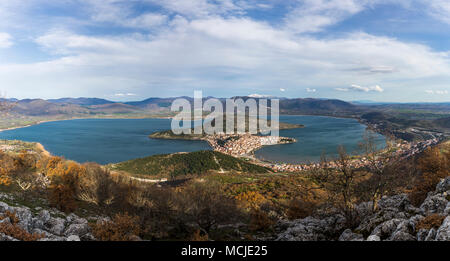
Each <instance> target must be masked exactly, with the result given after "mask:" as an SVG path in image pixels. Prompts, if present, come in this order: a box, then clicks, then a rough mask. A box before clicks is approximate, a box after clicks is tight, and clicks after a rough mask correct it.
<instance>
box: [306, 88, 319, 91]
mask: <svg viewBox="0 0 450 261" xmlns="http://www.w3.org/2000/svg"><path fill="white" fill-rule="evenodd" d="M316 91H317V90H316V89H311V88H306V92H316Z"/></svg>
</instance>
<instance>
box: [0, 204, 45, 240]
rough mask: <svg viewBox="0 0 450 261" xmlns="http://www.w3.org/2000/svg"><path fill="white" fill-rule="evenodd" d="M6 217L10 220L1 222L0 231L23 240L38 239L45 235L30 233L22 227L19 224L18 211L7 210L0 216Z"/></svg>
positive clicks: (0, 217) (0, 218)
mask: <svg viewBox="0 0 450 261" xmlns="http://www.w3.org/2000/svg"><path fill="white" fill-rule="evenodd" d="M5 218H9V220H10V222H2V223H0V233H3V234H5V235H7V236H10V237H13V238H15V239H18V240H22V241H36V240H39V239H41V238H43V237H44V235H41V234H31V233H28V232H27V231H26V230H25V229H23V228H21V227H20V226H19V225H18V223H19V219H18V218H17V216H16V213H13V212H10V211H6V213H5V214H3V216H0V220H3V219H5Z"/></svg>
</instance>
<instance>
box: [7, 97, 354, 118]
mask: <svg viewBox="0 0 450 261" xmlns="http://www.w3.org/2000/svg"><path fill="white" fill-rule="evenodd" d="M178 98H184V99H187V100H189V101H191V102H192V101H193V98H191V97H185V96H183V97H173V98H156V97H154V98H148V99H145V100H142V101H131V102H114V101H110V100H105V99H99V98H61V99H49V100H43V99H23V100H17V99H9V101H10V102H14V103H15V106H14V107H13V108H12V112H13V113H17V114H20V115H27V116H55V115H73V116H81V115H96V114H131V113H145V114H161V113H169V112H170V106H171V104H172V102H173V101H174V100H175V99H178ZM208 98H212V97H207V98H204V99H208ZM233 98H234V99H237V98H242V99H244V100H246V99H249V98H253V97H248V96H239V97H233ZM218 99H219V100H221V101H222V102H224V103H225V98H218ZM255 99H256V100H257V101H258V102H259V100H260V99H261V98H255ZM361 110H363V108H362V107H360V106H358V105H355V104H351V103H348V102H344V101H340V100H326V99H302V98H297V99H288V98H282V99H280V112H281V113H285V114H296V113H299V114H321V115H337V114H353V113H355V112H359V111H361Z"/></svg>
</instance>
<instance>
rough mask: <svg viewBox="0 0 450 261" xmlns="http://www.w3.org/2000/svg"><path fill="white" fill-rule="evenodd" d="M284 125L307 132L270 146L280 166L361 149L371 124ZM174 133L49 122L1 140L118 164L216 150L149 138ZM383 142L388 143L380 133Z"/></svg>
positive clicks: (138, 124) (315, 120) (133, 124)
mask: <svg viewBox="0 0 450 261" xmlns="http://www.w3.org/2000/svg"><path fill="white" fill-rule="evenodd" d="M280 121H283V122H288V123H300V124H303V125H305V126H306V127H305V128H302V129H293V130H282V131H280V135H282V136H287V137H292V138H296V139H297V140H298V143H294V144H288V145H275V146H267V147H264V148H262V149H261V150H259V151H257V152H256V153H255V154H256V156H257V157H259V158H262V159H267V160H271V161H276V162H287V163H300V162H308V161H315V160H319V159H320V155H321V154H322V152H323V151H325V152H327V153H334V152H335V151H336V148H337V146H338V145H344V146H345V147H346V148H347V150H348V151H349V152H352V151H354V150H356V149H357V147H358V143H359V142H360V141H361V140H362V137H363V134H364V131H365V128H366V127H365V126H364V125H361V124H359V123H358V122H357V121H356V120H353V119H338V118H330V117H318V116H280ZM167 129H170V120H168V119H85V120H68V121H55V122H46V123H42V124H39V125H34V126H31V127H26V128H20V129H14V130H7V131H3V132H0V139H9V140H23V141H31V142H40V143H41V144H42V145H44V147H45V148H46V149H47V150H48V151H49V152H50V153H52V154H54V155H58V156H64V157H66V158H67V159H72V160H75V161H78V162H88V161H93V162H98V163H100V164H107V163H115V162H121V161H126V160H130V159H135V158H140V157H145V156H150V155H155V154H166V153H175V152H190V151H198V150H210V149H211V147H210V146H209V145H208V144H207V143H206V142H204V141H183V140H156V139H149V138H148V135H149V134H151V133H153V132H156V131H161V130H167ZM377 143H378V144H380V145H382V144H384V143H385V139H384V137H383V136H381V135H377Z"/></svg>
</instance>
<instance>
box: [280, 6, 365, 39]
mask: <svg viewBox="0 0 450 261" xmlns="http://www.w3.org/2000/svg"><path fill="white" fill-rule="evenodd" d="M298 2H299V5H298V6H297V7H296V8H294V9H293V10H292V11H291V12H290V13H289V14H288V15H287V17H286V23H287V25H288V27H289V28H290V29H291V30H293V31H295V32H297V33H304V32H317V31H321V30H322V29H323V28H324V27H326V26H329V25H332V24H335V23H337V22H339V21H341V20H343V19H344V18H347V17H349V16H351V15H353V14H356V13H358V12H360V11H362V10H363V9H364V8H365V4H366V1H360V0H301V1H298Z"/></svg>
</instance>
